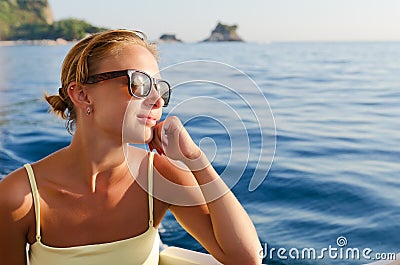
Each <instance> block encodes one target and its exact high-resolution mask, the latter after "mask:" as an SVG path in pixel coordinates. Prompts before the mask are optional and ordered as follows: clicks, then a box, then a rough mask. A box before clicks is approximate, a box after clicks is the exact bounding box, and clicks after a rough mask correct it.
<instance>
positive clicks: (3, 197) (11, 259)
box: [0, 170, 32, 265]
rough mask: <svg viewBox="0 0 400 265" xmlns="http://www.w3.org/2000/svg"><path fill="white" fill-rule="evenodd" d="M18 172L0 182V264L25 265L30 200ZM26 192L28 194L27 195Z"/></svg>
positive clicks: (20, 172)
mask: <svg viewBox="0 0 400 265" xmlns="http://www.w3.org/2000/svg"><path fill="white" fill-rule="evenodd" d="M23 174H24V172H23V171H21V170H19V171H16V172H14V173H12V174H11V175H9V176H8V177H6V178H5V179H4V180H2V181H1V182H0V235H1V236H0V264H4V265H8V264H10V265H11V264H13V265H14V264H15V265H23V264H24V265H25V264H26V244H27V233H28V230H29V229H28V227H29V226H28V222H27V219H28V216H29V212H30V211H31V208H32V206H31V205H32V199H31V197H30V196H29V195H30V193H29V191H27V190H26V183H23V182H21V181H22V180H23V178H24V175H23ZM27 192H28V193H27Z"/></svg>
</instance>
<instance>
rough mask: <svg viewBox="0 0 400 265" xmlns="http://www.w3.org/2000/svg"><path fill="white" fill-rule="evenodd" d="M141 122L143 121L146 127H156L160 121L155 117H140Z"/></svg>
mask: <svg viewBox="0 0 400 265" xmlns="http://www.w3.org/2000/svg"><path fill="white" fill-rule="evenodd" d="M137 117H138V119H139V121H142V122H143V123H145V124H146V125H150V126H154V125H156V124H157V121H158V120H159V119H160V118H158V117H157V116H154V115H138V116H137Z"/></svg>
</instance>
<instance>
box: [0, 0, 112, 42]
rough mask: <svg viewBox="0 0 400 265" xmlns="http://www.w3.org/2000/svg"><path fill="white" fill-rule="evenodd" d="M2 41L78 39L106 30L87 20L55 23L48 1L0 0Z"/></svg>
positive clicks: (68, 20) (0, 38)
mask: <svg viewBox="0 0 400 265" xmlns="http://www.w3.org/2000/svg"><path fill="white" fill-rule="evenodd" d="M0 25H1V26H0V40H2V41H4V40H6V41H17V40H18V41H19V42H21V41H22V42H23V41H30V42H31V41H32V40H46V41H47V42H49V41H55V40H57V39H58V40H60V39H64V40H68V41H70V40H78V39H81V38H83V37H84V36H85V35H86V34H88V33H94V32H98V31H102V30H104V28H99V27H95V26H92V25H90V24H89V23H87V22H86V21H84V20H78V19H72V18H71V19H63V20H60V21H54V19H53V11H52V9H51V7H50V5H49V3H48V1H47V0H1V1H0Z"/></svg>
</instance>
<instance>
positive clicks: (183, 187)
mask: <svg viewBox="0 0 400 265" xmlns="http://www.w3.org/2000/svg"><path fill="white" fill-rule="evenodd" d="M154 167H155V170H154V196H155V197H156V198H158V199H159V200H161V201H163V202H166V203H168V205H169V208H170V209H171V210H172V208H176V206H177V207H181V206H183V207H184V208H187V207H185V206H199V207H200V208H201V209H200V208H198V209H200V211H201V212H204V213H207V212H208V210H207V209H206V206H205V199H204V196H203V194H202V191H201V187H200V186H199V184H198V182H197V180H196V178H195V177H194V175H193V174H192V172H191V171H190V170H189V169H188V168H187V167H186V166H185V165H183V164H182V163H181V162H177V161H174V160H171V159H169V158H167V157H166V156H160V155H155V159H154ZM171 207H172V208H171Z"/></svg>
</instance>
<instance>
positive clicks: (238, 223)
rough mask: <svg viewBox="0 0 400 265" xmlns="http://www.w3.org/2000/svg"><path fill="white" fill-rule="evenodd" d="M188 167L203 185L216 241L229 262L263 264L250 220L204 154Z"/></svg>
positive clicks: (259, 247) (202, 189)
mask: <svg viewBox="0 0 400 265" xmlns="http://www.w3.org/2000/svg"><path fill="white" fill-rule="evenodd" d="M187 166H188V167H189V168H190V169H191V170H192V173H193V175H194V176H195V178H196V180H197V182H198V184H199V185H200V188H201V191H202V193H203V196H204V198H205V201H206V203H207V206H208V209H209V212H210V218H211V223H212V227H213V231H214V236H215V239H216V241H217V243H218V245H219V246H220V248H221V250H222V251H223V252H224V256H226V257H227V261H229V260H232V261H234V262H236V264H238V261H240V260H242V259H243V260H246V261H249V260H250V261H251V264H257V263H260V262H261V260H259V259H258V254H259V251H260V250H261V249H262V248H261V245H260V242H259V239H258V236H257V232H256V229H255V228H254V225H253V223H252V221H251V220H250V217H249V216H248V215H247V213H246V211H245V210H244V209H243V207H242V206H241V204H240V203H239V201H238V200H237V199H236V197H235V196H234V194H233V193H232V192H231V191H230V189H229V187H228V186H227V185H226V184H225V183H224V181H223V180H222V179H221V177H220V176H219V175H218V174H217V172H215V170H214V168H213V167H212V166H211V165H210V162H209V161H208V160H207V158H206V157H205V155H204V154H202V158H200V159H197V161H195V162H193V161H191V162H189V163H187ZM228 263H230V262H227V264H228ZM246 264H249V263H246Z"/></svg>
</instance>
